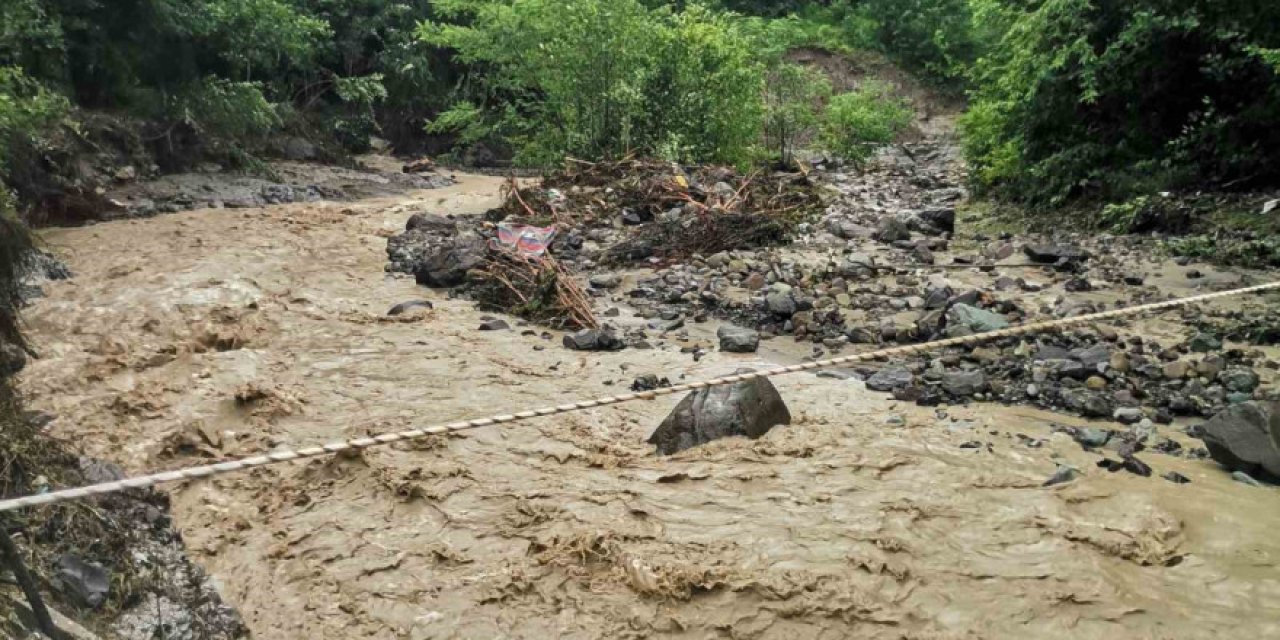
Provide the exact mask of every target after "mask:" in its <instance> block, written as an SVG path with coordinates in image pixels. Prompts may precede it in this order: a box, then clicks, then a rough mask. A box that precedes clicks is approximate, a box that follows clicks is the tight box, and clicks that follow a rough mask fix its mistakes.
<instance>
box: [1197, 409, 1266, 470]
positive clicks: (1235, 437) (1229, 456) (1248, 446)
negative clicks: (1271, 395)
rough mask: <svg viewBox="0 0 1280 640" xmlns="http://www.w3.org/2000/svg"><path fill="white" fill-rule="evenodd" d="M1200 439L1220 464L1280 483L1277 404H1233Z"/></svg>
mask: <svg viewBox="0 0 1280 640" xmlns="http://www.w3.org/2000/svg"><path fill="white" fill-rule="evenodd" d="M1199 437H1200V439H1201V440H1203V441H1204V445H1205V448H1206V449H1208V450H1209V455H1210V456H1212V457H1213V459H1214V460H1215V461H1217V462H1218V464H1221V465H1222V466H1224V467H1227V468H1228V469H1230V470H1232V471H1242V472H1244V473H1247V474H1249V475H1250V476H1254V477H1264V478H1266V479H1268V480H1280V446H1278V445H1277V443H1278V442H1280V411H1277V407H1276V405H1275V404H1263V403H1259V402H1245V403H1242V404H1237V405H1233V406H1231V407H1228V408H1227V409H1225V410H1223V411H1222V412H1221V413H1219V414H1218V415H1215V416H1214V417H1213V418H1211V419H1210V420H1209V421H1208V422H1206V423H1205V424H1204V427H1203V428H1202V429H1201V433H1200V436H1199Z"/></svg>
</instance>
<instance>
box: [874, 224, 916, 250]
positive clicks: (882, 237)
mask: <svg viewBox="0 0 1280 640" xmlns="http://www.w3.org/2000/svg"><path fill="white" fill-rule="evenodd" d="M875 239H876V240H879V241H880V242H883V243H885V244H891V243H894V242H898V241H900V240H910V239H911V229H909V228H907V223H905V222H903V221H901V220H899V219H897V218H884V219H882V220H881V221H880V226H878V227H877V228H876V235H875Z"/></svg>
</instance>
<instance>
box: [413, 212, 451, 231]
mask: <svg viewBox="0 0 1280 640" xmlns="http://www.w3.org/2000/svg"><path fill="white" fill-rule="evenodd" d="M404 230H405V231H419V230H421V231H425V232H429V233H436V234H442V235H448V234H452V233H454V232H456V231H457V230H458V224H457V223H456V222H454V221H453V220H450V219H449V218H446V217H444V216H441V215H436V214H434V213H415V214H413V215H412V216H409V221H408V222H406V223H405V225H404Z"/></svg>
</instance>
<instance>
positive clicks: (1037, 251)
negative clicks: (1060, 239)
mask: <svg viewBox="0 0 1280 640" xmlns="http://www.w3.org/2000/svg"><path fill="white" fill-rule="evenodd" d="M1022 252H1023V253H1025V254H1027V257H1028V258H1031V261H1032V262H1037V263H1040V264H1058V263H1063V262H1083V261H1084V260H1085V259H1087V258H1088V257H1089V254H1087V253H1085V251H1084V250H1083V249H1080V248H1079V247H1072V246H1069V245H1061V244H1029V245H1026V246H1025V247H1023V248H1022Z"/></svg>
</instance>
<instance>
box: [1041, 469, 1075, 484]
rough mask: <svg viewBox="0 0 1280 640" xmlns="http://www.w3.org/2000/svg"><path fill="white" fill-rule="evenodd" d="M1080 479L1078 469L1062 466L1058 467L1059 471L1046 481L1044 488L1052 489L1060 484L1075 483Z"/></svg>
mask: <svg viewBox="0 0 1280 640" xmlns="http://www.w3.org/2000/svg"><path fill="white" fill-rule="evenodd" d="M1079 477H1080V470H1079V469H1076V468H1075V467H1070V466H1067V465H1065V464H1060V465H1058V470H1057V471H1055V472H1053V475H1052V476H1049V479H1048V480H1045V481H1044V485H1043V486H1046V487H1052V486H1054V485H1058V484H1066V483H1068V482H1072V481H1074V480H1075V479H1076V478H1079Z"/></svg>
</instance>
